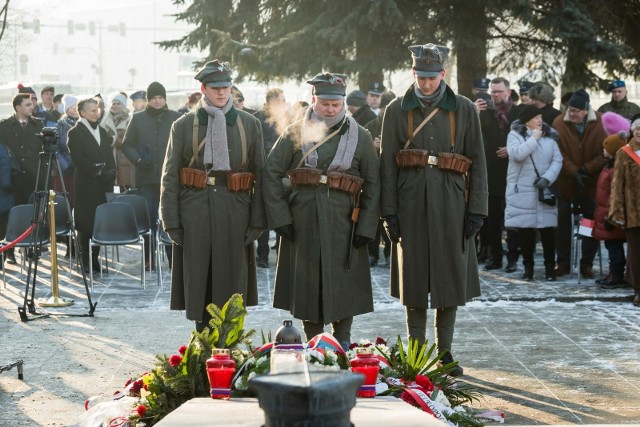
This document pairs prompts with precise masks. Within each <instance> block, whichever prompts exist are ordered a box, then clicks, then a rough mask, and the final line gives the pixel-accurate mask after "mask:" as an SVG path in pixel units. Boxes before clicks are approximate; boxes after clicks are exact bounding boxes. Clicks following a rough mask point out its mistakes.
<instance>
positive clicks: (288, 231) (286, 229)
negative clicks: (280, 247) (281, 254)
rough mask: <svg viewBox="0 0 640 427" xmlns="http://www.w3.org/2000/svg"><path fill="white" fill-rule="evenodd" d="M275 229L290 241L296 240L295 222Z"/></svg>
mask: <svg viewBox="0 0 640 427" xmlns="http://www.w3.org/2000/svg"><path fill="white" fill-rule="evenodd" d="M275 231H276V233H278V234H279V235H281V236H282V237H284V238H285V239H287V240H288V241H290V242H294V241H295V240H296V229H295V228H293V224H287V225H283V226H282V227H278V228H276V229H275Z"/></svg>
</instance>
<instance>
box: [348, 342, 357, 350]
mask: <svg viewBox="0 0 640 427" xmlns="http://www.w3.org/2000/svg"><path fill="white" fill-rule="evenodd" d="M356 347H358V344H356V343H351V344H349V350H353V349H354V348H356Z"/></svg>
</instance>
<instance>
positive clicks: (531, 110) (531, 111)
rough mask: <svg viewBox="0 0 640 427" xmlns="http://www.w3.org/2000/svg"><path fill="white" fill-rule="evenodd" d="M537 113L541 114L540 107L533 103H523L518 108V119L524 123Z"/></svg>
mask: <svg viewBox="0 0 640 427" xmlns="http://www.w3.org/2000/svg"><path fill="white" fill-rule="evenodd" d="M538 114H542V112H541V111H540V109H539V108H538V107H536V106H535V105H533V104H527V105H523V106H522V107H521V108H520V114H518V120H520V123H522V124H525V123H527V122H528V121H529V120H531V119H533V118H534V117H535V116H537V115H538Z"/></svg>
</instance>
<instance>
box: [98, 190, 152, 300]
mask: <svg viewBox="0 0 640 427" xmlns="http://www.w3.org/2000/svg"><path fill="white" fill-rule="evenodd" d="M135 244H139V245H140V248H141V250H142V251H141V253H140V280H141V281H142V287H143V288H144V289H146V278H145V272H144V239H143V238H142V236H141V235H140V234H138V224H137V222H136V216H135V212H134V210H133V208H132V207H131V206H130V205H128V204H126V203H118V202H112V203H103V204H101V205H100V206H98V207H97V208H96V214H95V220H94V224H93V236H92V238H91V239H89V251H91V250H92V248H93V247H94V246H125V245H135ZM89 255H90V256H89V278H90V283H91V288H92V289H93V256H91V254H89ZM105 262H106V261H105ZM100 275H101V276H102V270H101V271H100Z"/></svg>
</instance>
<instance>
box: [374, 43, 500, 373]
mask: <svg viewBox="0 0 640 427" xmlns="http://www.w3.org/2000/svg"><path fill="white" fill-rule="evenodd" d="M409 50H410V51H411V55H412V58H413V75H414V79H415V81H414V83H413V84H412V85H411V87H410V88H409V89H408V90H407V92H406V93H405V94H404V96H401V97H399V98H398V99H396V100H394V101H392V102H391V104H389V106H388V107H387V109H386V111H385V115H384V120H383V125H382V145H381V154H380V156H381V157H380V165H381V166H380V168H381V180H382V199H381V212H382V216H383V217H384V218H385V222H386V227H387V232H388V234H389V238H390V240H391V241H392V242H394V243H395V245H394V246H393V249H392V261H391V294H392V295H393V296H397V297H399V298H400V301H401V302H402V304H403V305H405V306H406V316H407V332H408V335H409V338H412V339H415V340H418V341H419V342H424V340H425V338H426V322H427V315H426V310H427V308H429V307H431V308H434V309H436V314H435V337H436V344H437V347H438V351H439V352H445V356H444V357H443V359H442V360H443V361H444V362H450V361H452V360H453V358H452V356H451V344H452V341H453V332H454V324H455V318H456V312H457V307H458V306H462V305H464V304H465V303H466V302H467V301H468V300H470V299H471V298H473V297H476V296H479V295H480V281H479V277H478V264H477V259H476V252H475V247H474V245H473V243H470V239H473V237H474V235H475V234H476V233H477V231H478V230H479V229H480V227H481V225H482V221H483V217H484V216H486V214H487V171H486V166H485V157H484V147H483V143H482V133H481V131H480V121H479V118H478V113H477V112H476V109H475V107H474V105H473V103H472V102H471V101H470V100H469V99H467V98H465V97H464V96H461V95H456V94H455V93H454V92H453V91H452V90H451V88H450V87H449V86H447V85H446V83H445V81H444V75H445V61H446V59H447V55H448V52H449V49H447V48H446V47H443V46H436V45H433V44H431V43H429V44H426V45H424V46H411V47H410V48H409ZM429 300H430V302H429ZM457 368H458V369H456V370H454V371H453V374H454V375H461V374H462V369H461V368H459V367H457Z"/></svg>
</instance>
